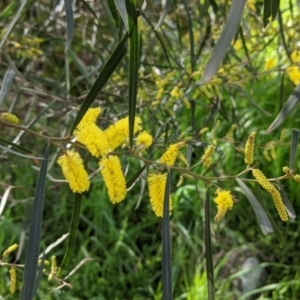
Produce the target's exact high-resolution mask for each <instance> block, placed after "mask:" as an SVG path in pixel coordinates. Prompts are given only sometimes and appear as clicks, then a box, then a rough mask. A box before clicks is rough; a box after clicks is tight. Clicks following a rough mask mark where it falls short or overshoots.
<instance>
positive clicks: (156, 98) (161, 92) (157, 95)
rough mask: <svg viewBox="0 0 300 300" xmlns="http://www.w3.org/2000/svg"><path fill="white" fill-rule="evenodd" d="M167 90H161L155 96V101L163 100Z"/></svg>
mask: <svg viewBox="0 0 300 300" xmlns="http://www.w3.org/2000/svg"><path fill="white" fill-rule="evenodd" d="M164 92H165V89H164V88H159V89H158V92H157V94H156V96H155V100H161V99H162V97H163V95H164Z"/></svg>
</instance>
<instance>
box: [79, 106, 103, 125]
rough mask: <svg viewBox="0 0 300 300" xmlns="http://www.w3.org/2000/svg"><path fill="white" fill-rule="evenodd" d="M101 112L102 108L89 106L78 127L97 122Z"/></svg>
mask: <svg viewBox="0 0 300 300" xmlns="http://www.w3.org/2000/svg"><path fill="white" fill-rule="evenodd" d="M100 113H101V108H100V107H96V108H89V109H88V110H87V112H86V113H85V115H84V116H83V118H82V119H81V121H80V122H79V124H78V125H77V128H78V129H81V128H84V127H85V126H88V125H89V124H91V123H96V120H97V118H98V116H99V115H100Z"/></svg>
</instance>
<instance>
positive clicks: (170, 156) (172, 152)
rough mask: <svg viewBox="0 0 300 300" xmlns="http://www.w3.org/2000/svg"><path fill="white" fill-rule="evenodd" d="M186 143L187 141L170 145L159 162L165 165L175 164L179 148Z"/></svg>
mask: <svg viewBox="0 0 300 300" xmlns="http://www.w3.org/2000/svg"><path fill="white" fill-rule="evenodd" d="M184 145H185V142H179V143H177V144H172V145H170V146H169V148H168V149H167V151H166V152H165V153H164V154H163V155H162V156H161V158H160V159H159V162H160V163H161V164H164V165H168V166H173V165H174V163H175V160H176V157H177V154H178V152H179V150H180V149H181V148H182V147H183V146H184Z"/></svg>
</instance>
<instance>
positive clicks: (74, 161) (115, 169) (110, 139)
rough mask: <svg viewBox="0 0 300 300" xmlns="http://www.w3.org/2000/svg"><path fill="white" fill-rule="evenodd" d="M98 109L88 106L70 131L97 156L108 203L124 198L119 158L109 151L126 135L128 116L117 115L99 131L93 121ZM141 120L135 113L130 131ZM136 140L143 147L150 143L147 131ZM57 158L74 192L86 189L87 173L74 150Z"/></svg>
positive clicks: (126, 136)
mask: <svg viewBox="0 0 300 300" xmlns="http://www.w3.org/2000/svg"><path fill="white" fill-rule="evenodd" d="M100 113H101V109H100V108H90V109H89V110H88V111H87V113H86V114H85V115H84V117H83V118H82V120H81V121H80V123H79V124H78V125H77V127H76V129H75V131H74V135H75V137H76V139H77V141H78V142H80V143H81V144H83V145H84V146H85V147H86V148H87V149H88V151H89V152H90V153H91V154H92V155H93V156H94V157H96V158H97V159H100V160H99V166H100V168H101V174H102V176H103V179H104V182H105V184H106V186H107V189H108V195H109V198H110V200H111V202H112V203H118V202H120V201H122V200H123V199H124V198H125V195H126V183H125V178H124V175H123V172H122V168H121V162H120V160H119V158H118V157H117V156H114V155H109V153H110V152H112V151H114V150H115V149H116V148H117V147H119V146H120V145H121V144H122V143H124V142H125V141H126V140H127V139H128V136H129V129H128V118H124V119H121V120H119V121H117V122H116V123H115V124H112V125H111V126H109V127H108V128H107V129H106V130H104V131H102V130H101V129H100V128H99V127H98V126H97V125H96V120H97V118H98V116H99V114H100ZM141 122H142V121H141V119H140V118H139V117H136V118H135V123H134V133H136V132H137V131H138V130H140V129H141V128H142V127H141ZM137 140H138V145H139V146H144V147H145V148H147V147H149V146H150V145H151V144H152V137H151V135H150V134H148V133H145V132H143V133H141V135H140V136H138V138H137ZM57 162H58V164H59V165H60V166H61V168H62V172H63V174H64V176H65V178H66V180H67V181H68V183H69V185H70V188H71V190H72V191H73V192H74V193H83V192H85V191H87V190H88V189H89V187H90V182H89V178H88V173H87V171H86V170H85V168H84V165H83V160H82V158H81V156H80V155H79V153H78V152H76V151H74V150H68V151H66V153H65V154H64V155H62V156H60V157H59V158H58V161H57Z"/></svg>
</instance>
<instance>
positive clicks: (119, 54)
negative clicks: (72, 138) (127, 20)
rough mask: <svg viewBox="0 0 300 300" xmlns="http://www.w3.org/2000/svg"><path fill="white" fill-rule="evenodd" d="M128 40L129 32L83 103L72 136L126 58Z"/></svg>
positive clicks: (73, 126)
mask: <svg viewBox="0 0 300 300" xmlns="http://www.w3.org/2000/svg"><path fill="white" fill-rule="evenodd" d="M127 38H128V32H127V33H126V34H125V35H124V36H123V38H122V40H121V41H120V42H119V44H118V46H117V47H116V49H115V50H114V52H113V53H112V54H111V56H110V57H109V59H108V60H107V62H106V63H105V65H104V66H103V68H102V69H101V71H100V73H99V75H98V77H97V79H96V81H95V82H94V84H93V86H92V88H91V89H90V91H89V93H88V95H87V96H86V98H85V100H84V102H83V103H82V105H81V107H80V110H79V112H78V114H77V116H76V118H75V121H74V123H73V125H72V128H71V134H72V132H73V130H74V129H75V127H76V126H77V125H78V123H79V122H80V120H81V119H82V117H83V116H84V114H85V113H86V111H87V110H88V109H89V107H90V106H91V105H92V103H93V102H94V100H95V99H96V97H97V95H98V94H99V93H100V91H101V90H102V88H103V87H104V85H105V83H106V82H107V81H108V79H109V78H110V76H111V75H112V73H113V72H114V71H115V69H116V68H117V66H118V65H119V63H120V62H121V60H122V59H123V57H124V56H125V54H126V52H127V50H126V47H125V44H126V41H127Z"/></svg>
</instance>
